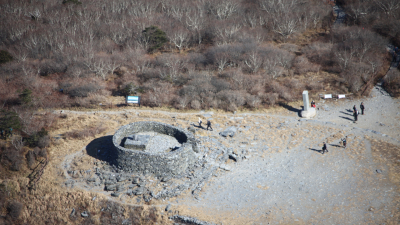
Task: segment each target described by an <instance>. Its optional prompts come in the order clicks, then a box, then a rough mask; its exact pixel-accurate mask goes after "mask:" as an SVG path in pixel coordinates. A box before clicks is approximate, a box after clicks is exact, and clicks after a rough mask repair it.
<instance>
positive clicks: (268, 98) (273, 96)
mask: <svg viewBox="0 0 400 225" xmlns="http://www.w3.org/2000/svg"><path fill="white" fill-rule="evenodd" d="M262 97H263V100H264V102H265V103H267V104H268V105H270V106H273V105H275V102H276V100H278V97H279V94H277V93H272V92H269V93H265V94H264V95H263V96H262Z"/></svg>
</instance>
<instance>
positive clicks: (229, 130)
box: [219, 126, 237, 137]
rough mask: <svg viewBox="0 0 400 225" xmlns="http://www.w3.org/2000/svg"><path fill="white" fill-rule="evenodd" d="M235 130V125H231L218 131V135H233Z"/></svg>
mask: <svg viewBox="0 0 400 225" xmlns="http://www.w3.org/2000/svg"><path fill="white" fill-rule="evenodd" d="M236 132H237V129H236V127H234V126H231V127H228V128H226V129H225V130H224V131H222V132H220V133H219V135H221V136H222V137H227V136H229V137H233V136H234V135H235V133H236Z"/></svg>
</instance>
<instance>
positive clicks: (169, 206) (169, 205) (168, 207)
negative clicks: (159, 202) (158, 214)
mask: <svg viewBox="0 0 400 225" xmlns="http://www.w3.org/2000/svg"><path fill="white" fill-rule="evenodd" d="M170 209H171V204H168V205H167V207H165V211H166V212H168V211H169V210H170Z"/></svg>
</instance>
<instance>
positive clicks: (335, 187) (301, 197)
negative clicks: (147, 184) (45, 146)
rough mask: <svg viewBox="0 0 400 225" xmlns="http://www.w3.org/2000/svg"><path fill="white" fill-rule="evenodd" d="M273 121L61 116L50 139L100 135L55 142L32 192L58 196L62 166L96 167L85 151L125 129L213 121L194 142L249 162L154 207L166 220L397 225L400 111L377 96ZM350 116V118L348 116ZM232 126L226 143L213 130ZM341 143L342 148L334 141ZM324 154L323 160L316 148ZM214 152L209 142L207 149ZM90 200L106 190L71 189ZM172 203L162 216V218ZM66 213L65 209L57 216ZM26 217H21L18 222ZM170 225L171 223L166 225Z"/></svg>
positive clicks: (157, 114)
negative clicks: (355, 116)
mask: <svg viewBox="0 0 400 225" xmlns="http://www.w3.org/2000/svg"><path fill="white" fill-rule="evenodd" d="M361 101H363V102H364V104H365V105H366V109H367V110H366V115H360V116H359V121H358V122H357V123H353V122H352V121H351V120H352V116H351V113H350V112H349V111H348V110H351V108H352V107H353V105H356V106H357V108H358V107H359V104H360V103H361ZM292 107H293V108H292V111H290V110H287V109H285V110H281V111H279V112H275V113H262V112H260V113H258V112H257V113H256V112H243V113H237V114H235V115H233V114H229V113H221V112H194V113H178V112H162V111H151V110H137V109H126V110H124V111H96V112H76V111H64V113H65V114H67V115H68V116H67V118H66V119H64V120H61V122H60V123H59V124H58V126H59V129H57V130H55V131H54V133H52V135H53V136H57V135H60V134H64V133H66V132H68V131H70V130H73V129H76V130H79V129H84V128H85V127H88V126H99V124H100V123H102V126H103V127H106V131H105V132H103V133H102V134H99V135H96V136H95V137H94V138H93V137H90V138H84V139H82V140H76V139H73V140H72V139H65V140H64V139H62V138H61V139H59V140H58V141H56V145H55V146H54V147H53V148H52V149H51V155H52V160H51V163H50V165H49V167H48V168H49V169H47V170H46V171H45V174H44V175H43V176H44V177H43V179H42V181H41V184H40V186H39V188H43V190H48V191H49V192H50V193H51V192H57V191H65V189H64V190H62V188H61V186H62V185H63V184H64V182H65V180H66V178H68V176H69V175H68V174H66V173H65V170H66V167H69V166H71V165H73V166H74V168H75V169H76V170H88V169H90V168H93V167H94V164H95V163H96V162H97V163H100V162H101V161H100V160H98V159H95V158H94V157H91V156H90V155H88V154H87V152H86V151H84V149H85V147H86V146H87V145H88V144H89V143H90V142H91V141H93V140H94V139H96V138H101V137H103V136H107V135H112V134H113V133H114V132H115V130H116V129H117V128H118V127H119V126H121V125H124V124H127V123H130V122H135V121H160V122H164V123H168V124H172V125H175V126H179V127H182V128H187V127H189V126H190V124H191V123H193V122H195V121H197V120H198V117H199V116H201V117H203V118H212V121H213V128H214V131H205V130H202V129H197V132H196V135H197V136H208V137H210V138H214V139H217V140H218V141H220V142H221V143H222V144H223V145H225V146H226V147H232V148H234V151H235V152H242V153H243V155H245V156H246V157H245V158H244V159H243V160H240V161H238V162H234V161H233V160H230V161H229V163H228V166H229V169H228V170H223V169H219V170H218V171H217V173H215V174H214V176H213V177H212V179H211V180H210V181H209V182H208V183H207V184H206V185H205V187H204V188H203V189H202V191H201V192H200V194H199V196H198V197H197V198H194V197H193V195H192V194H191V193H190V192H189V191H187V192H186V193H184V194H183V195H181V196H178V197H176V198H173V199H168V200H165V201H160V200H159V201H151V202H150V204H152V205H155V206H157V207H158V208H159V209H160V212H159V215H160V216H161V217H163V218H164V219H163V220H162V221H163V222H164V223H169V222H171V221H169V220H168V219H165V218H166V217H165V216H170V215H174V214H176V213H179V214H180V215H186V216H192V217H196V218H199V219H201V220H204V221H209V222H214V223H223V224H267V223H270V224H279V223H283V224H288V223H298V224H310V223H315V224H320V223H340V224H377V223H385V222H386V223H389V224H398V223H399V221H400V215H399V211H400V210H399V207H400V202H399V199H400V189H399V187H400V186H399V184H400V173H399V171H400V166H399V159H400V158H399V154H400V152H399V151H400V150H399V149H400V142H399V140H400V115H399V112H400V110H399V107H400V103H399V100H398V99H392V98H390V97H388V96H386V95H383V94H382V93H381V90H380V89H379V87H377V89H374V91H373V92H372V94H371V96H370V98H364V99H361V100H340V101H323V100H320V101H317V108H319V110H317V116H316V118H314V119H311V120H300V118H299V117H298V115H297V111H296V109H300V104H297V105H296V104H294V105H292ZM349 114H350V115H349ZM229 126H236V127H237V128H238V132H237V133H236V134H235V136H234V137H233V138H223V137H221V136H220V135H219V132H221V131H223V130H224V129H225V128H226V127H229ZM344 136H348V147H347V148H346V149H344V148H342V147H341V144H340V139H341V138H343V137H344ZM323 141H326V142H327V143H328V149H329V152H328V153H326V154H324V155H322V154H321V153H320V149H321V147H322V142H323ZM204 144H205V145H211V143H204ZM77 189H78V190H81V191H83V193H84V194H86V195H90V196H99V197H101V198H109V199H111V198H112V197H110V196H109V193H107V192H106V191H95V190H90V189H88V188H85V187H84V186H79V185H78V186H76V187H74V188H72V189H71V191H72V190H77ZM112 199H114V200H115V201H120V202H122V203H125V204H127V205H135V206H136V205H143V204H144V202H143V201H141V202H139V203H138V201H137V199H136V198H118V199H116V198H112ZM168 204H171V210H170V211H169V212H162V211H163V209H164V208H165V207H166V206H167V205H168ZM59 213H61V214H62V215H63V214H65V215H68V214H69V213H70V210H59ZM25 218H26V219H28V214H27V213H26V214H25ZM171 223H172V222H171Z"/></svg>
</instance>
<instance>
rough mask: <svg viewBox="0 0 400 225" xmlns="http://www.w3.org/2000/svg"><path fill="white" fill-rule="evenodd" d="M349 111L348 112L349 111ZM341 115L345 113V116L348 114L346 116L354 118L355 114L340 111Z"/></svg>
mask: <svg viewBox="0 0 400 225" xmlns="http://www.w3.org/2000/svg"><path fill="white" fill-rule="evenodd" d="M347 111H348V110H347ZM340 112H341V113H343V114H346V115H348V116H352V115H353V114H351V113H347V112H343V111H340Z"/></svg>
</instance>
